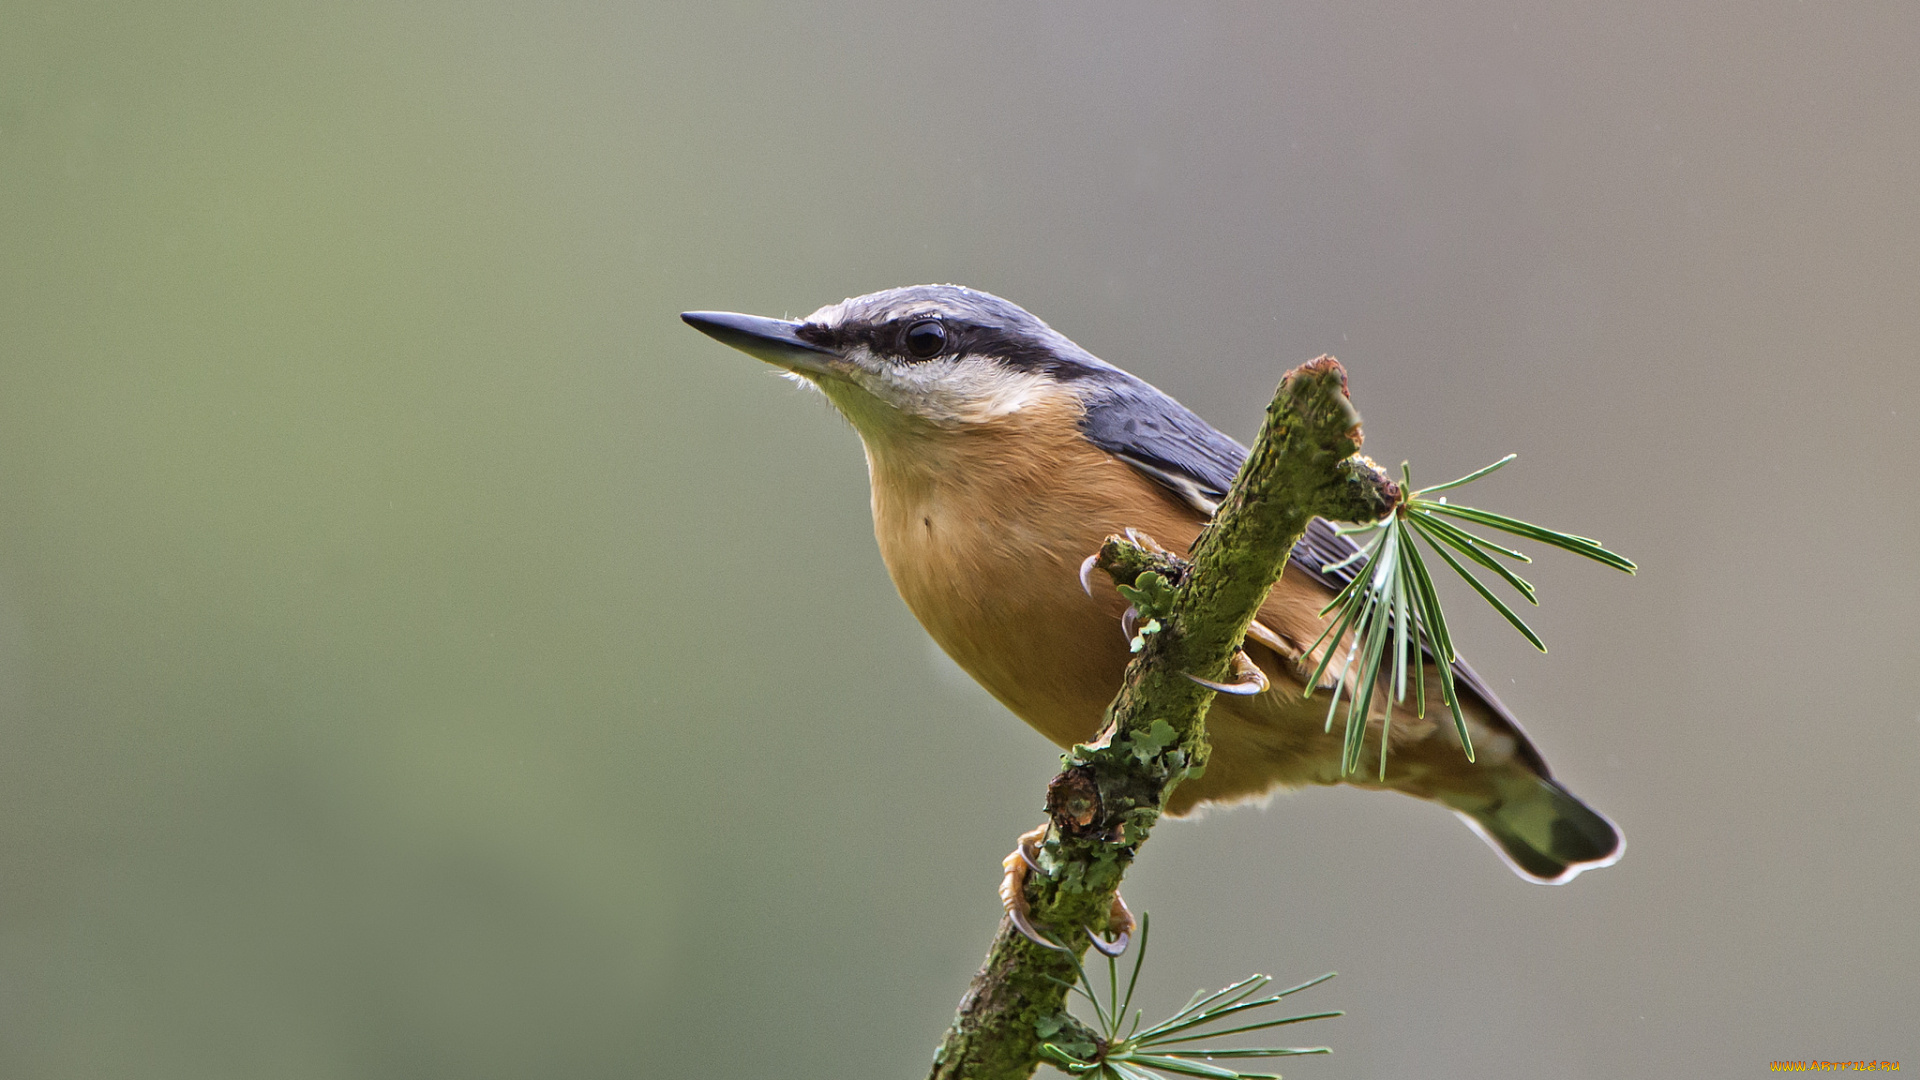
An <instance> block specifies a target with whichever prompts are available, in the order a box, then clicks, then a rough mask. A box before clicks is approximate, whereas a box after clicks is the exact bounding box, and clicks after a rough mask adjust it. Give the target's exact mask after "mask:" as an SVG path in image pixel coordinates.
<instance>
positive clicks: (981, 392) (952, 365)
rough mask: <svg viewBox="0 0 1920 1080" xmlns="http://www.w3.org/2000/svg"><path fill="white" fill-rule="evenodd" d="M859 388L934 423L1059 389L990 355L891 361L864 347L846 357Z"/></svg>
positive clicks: (1048, 396) (974, 417) (959, 420)
mask: <svg viewBox="0 0 1920 1080" xmlns="http://www.w3.org/2000/svg"><path fill="white" fill-rule="evenodd" d="M848 360H850V361H851V362H852V368H853V370H852V371H851V372H850V375H851V377H852V379H853V381H854V382H856V383H858V384H859V385H860V387H861V389H863V390H865V391H866V392H867V393H869V394H872V395H873V396H874V397H876V398H879V399H880V400H881V401H884V402H886V403H887V404H888V405H891V406H893V407H894V408H896V409H898V410H900V411H901V412H904V413H908V414H910V415H914V416H918V417H921V418H923V419H926V420H931V421H933V422H934V423H936V424H978V423H982V422H984V421H987V420H992V419H995V418H996V417H1001V416H1007V415H1010V414H1012V413H1016V412H1019V411H1020V410H1022V409H1024V408H1027V407H1028V406H1030V405H1034V404H1037V403H1039V402H1043V401H1050V400H1052V399H1054V398H1056V397H1058V396H1059V395H1060V394H1061V393H1062V392H1066V391H1063V390H1062V388H1061V387H1060V385H1059V384H1058V383H1057V382H1055V381H1054V380H1053V379H1050V378H1048V377H1047V376H1045V375H1042V374H1040V373H1038V372H1031V371H1017V370H1014V369H1012V368H1009V367H1007V366H1006V365H1004V364H1002V363H1000V362H999V361H997V360H994V359H992V358H990V357H979V356H963V357H959V358H957V359H954V358H947V357H943V358H941V359H937V360H927V361H923V362H921V363H915V364H895V363H889V362H887V361H885V360H879V359H877V358H875V357H874V356H873V355H872V354H871V353H869V352H867V351H866V350H864V349H863V350H860V351H858V352H856V353H854V354H852V355H851V356H849V357H848Z"/></svg>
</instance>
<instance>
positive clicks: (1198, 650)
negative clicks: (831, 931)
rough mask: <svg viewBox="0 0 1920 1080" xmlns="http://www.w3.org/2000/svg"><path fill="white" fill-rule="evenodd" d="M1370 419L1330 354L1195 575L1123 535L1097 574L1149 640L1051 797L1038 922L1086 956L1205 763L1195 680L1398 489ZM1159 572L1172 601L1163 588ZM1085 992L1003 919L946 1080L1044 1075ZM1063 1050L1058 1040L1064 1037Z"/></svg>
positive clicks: (1239, 489)
mask: <svg viewBox="0 0 1920 1080" xmlns="http://www.w3.org/2000/svg"><path fill="white" fill-rule="evenodd" d="M1360 442H1361V433H1360V416H1359V414H1358V413H1356V412H1355V411H1354V410H1353V407H1352V405H1351V404H1350V403H1349V402H1348V400H1347V378H1346V371H1345V369H1343V368H1342V367H1341V366H1340V364H1339V362H1337V361H1336V360H1334V359H1333V358H1332V357H1330V356H1323V357H1320V358H1319V359H1317V360H1313V361H1310V362H1308V363H1306V364H1302V365H1301V366H1300V367H1297V368H1295V369H1294V370H1292V371H1290V372H1288V373H1287V375H1286V377H1285V378H1284V379H1282V380H1281V383H1280V389H1279V391H1278V392H1277V393H1276V394H1275V395H1274V399H1273V403H1272V404H1270V405H1269V406H1268V407H1267V416H1266V421H1265V423H1264V424H1263V425H1262V426H1261V429H1260V434H1259V437H1258V438H1257V439H1256V440H1255V441H1254V444H1253V450H1252V453H1250V454H1249V455H1248V457H1247V461H1246V464H1245V465H1244V466H1242V467H1241V470H1240V475H1239V476H1238V477H1236V478H1235V479H1234V483H1233V488H1232V490H1231V491H1230V492H1228V494H1227V497H1226V499H1225V500H1224V501H1223V502H1222V503H1221V505H1220V509H1219V511H1218V512H1217V513H1216V514H1215V516H1214V520H1213V522H1212V524H1210V525H1209V526H1208V527H1207V529H1206V531H1205V532H1203V533H1202V534H1201V536H1200V539H1199V540H1198V541H1197V542H1196V543H1195V545H1194V548H1193V553H1192V558H1191V561H1189V560H1187V559H1182V558H1179V557H1178V556H1174V555H1172V554H1170V553H1168V552H1165V551H1162V550H1160V549H1159V548H1158V546H1157V545H1154V544H1153V543H1152V541H1151V539H1150V538H1146V537H1139V536H1137V535H1135V536H1130V537H1120V536H1110V537H1108V538H1107V541H1106V543H1105V544H1104V545H1102V546H1101V549H1100V552H1099V556H1098V561H1097V565H1098V566H1099V567H1100V568H1101V569H1103V570H1105V571H1106V572H1107V573H1108V574H1109V575H1111V576H1112V577H1113V579H1114V581H1115V582H1116V583H1117V584H1120V585H1125V586H1128V587H1129V588H1132V589H1136V590H1137V592H1136V593H1135V594H1134V595H1137V596H1138V597H1139V598H1140V599H1138V600H1136V602H1135V606H1136V607H1140V606H1141V605H1142V604H1146V605H1147V608H1144V609H1142V610H1141V612H1140V615H1141V622H1142V623H1143V624H1146V625H1151V623H1152V622H1153V621H1154V620H1157V621H1158V622H1159V627H1158V629H1157V630H1155V631H1154V632H1152V633H1150V634H1146V635H1144V637H1143V639H1142V647H1141V649H1140V652H1139V655H1138V656H1136V657H1135V658H1134V660H1133V662H1132V663H1130V664H1129V665H1128V666H1127V672H1126V679H1125V681H1124V683H1122V685H1121V688H1120V693H1119V694H1118V696H1116V697H1115V698H1114V700H1113V704H1112V705H1111V706H1109V707H1108V710H1107V724H1106V727H1105V728H1104V729H1103V730H1102V731H1101V733H1100V736H1099V738H1098V739H1096V740H1095V741H1094V742H1093V743H1089V744H1085V745H1081V746H1076V747H1074V748H1073V750H1072V751H1071V752H1069V753H1068V754H1067V755H1066V756H1065V758H1064V759H1063V768H1062V769H1061V772H1060V774H1059V775H1058V776H1056V777H1054V779H1053V782H1052V783H1051V784H1050V785H1049V786H1048V789H1047V811H1048V813H1049V815H1050V816H1051V818H1052V826H1053V827H1052V829H1051V830H1050V832H1049V836H1048V838H1047V841H1046V843H1045V845H1044V846H1043V847H1042V848H1041V852H1040V858H1039V862H1040V866H1041V870H1042V871H1043V872H1042V873H1036V874H1034V875H1032V876H1031V879H1030V880H1029V883H1028V890H1027V894H1028V899H1029V901H1030V903H1031V905H1032V914H1033V918H1034V921H1035V922H1037V923H1038V924H1040V925H1041V926H1043V927H1047V928H1049V929H1050V930H1052V932H1053V933H1054V934H1055V935H1056V936H1057V938H1058V940H1059V941H1060V943H1061V944H1062V945H1064V946H1067V947H1069V948H1071V949H1072V950H1073V955H1075V956H1077V955H1079V954H1081V953H1084V952H1085V951H1086V948H1087V935H1086V932H1085V931H1084V930H1083V929H1080V928H1082V927H1086V926H1105V924H1106V921H1107V913H1108V910H1109V908H1110V906H1111V904H1112V901H1113V896H1114V893H1115V891H1116V890H1118V888H1119V887H1120V879H1121V877H1122V876H1123V875H1124V874H1125V873H1126V869H1127V867H1128V866H1129V865H1131V864H1132V862H1133V858H1134V855H1135V854H1136V853H1137V852H1138V850H1139V847H1140V845H1141V844H1142V843H1144V842H1145V841H1146V839H1147V835H1148V833H1149V832H1150V831H1151V829H1152V828H1153V825H1154V823H1155V822H1156V821H1158V820H1159V817H1160V813H1161V810H1162V808H1163V807H1165V806H1166V802H1167V797H1168V796H1169V795H1170V794H1172V792H1173V789H1174V787H1175V786H1176V785H1177V784H1179V782H1180V781H1181V780H1182V779H1184V778H1186V777H1187V776H1188V775H1189V774H1197V773H1198V772H1199V771H1200V770H1201V769H1203V768H1204V767H1205V765H1206V761H1207V755H1208V746H1207V734H1206V723H1205V719H1206V712H1207V708H1208V706H1210V705H1211V704H1212V702H1213V695H1214V692H1213V691H1212V690H1210V689H1208V688H1206V687H1203V686H1201V685H1199V684H1197V683H1195V682H1194V681H1193V680H1191V679H1189V678H1187V675H1188V674H1192V675H1197V676H1200V677H1202V678H1206V679H1211V680H1214V681H1230V680H1231V679H1232V676H1231V675H1230V674H1228V672H1229V671H1230V670H1231V668H1232V661H1233V655H1234V653H1235V652H1236V651H1237V650H1238V649H1239V647H1240V644H1241V641H1242V640H1243V639H1244V638H1245V636H1246V632H1247V626H1248V624H1250V623H1251V622H1252V621H1253V618H1254V616H1255V614H1256V613H1258V611H1259V609H1260V605H1261V603H1262V602H1263V601H1264V600H1265V599H1266V596H1267V592H1268V590H1269V589H1271V588H1272V586H1273V583H1274V582H1275V581H1276V580H1278V578H1279V576H1280V572H1281V571H1282V570H1283V569H1284V568H1285V567H1286V562H1287V557H1288V555H1289V554H1290V553H1291V552H1292V550H1293V545H1294V544H1295V543H1297V542H1298V541H1299V539H1300V537H1301V535H1302V534H1303V533H1304V532H1305V531H1306V528H1307V523H1308V522H1309V521H1311V520H1312V519H1313V518H1314V517H1315V516H1316V515H1318V516H1322V517H1327V518H1332V519H1334V520H1336V521H1374V520H1377V519H1379V518H1381V517H1383V516H1385V515H1386V514H1388V513H1389V512H1390V511H1391V510H1392V509H1393V507H1394V505H1395V504H1396V502H1397V501H1398V499H1399V494H1400V492H1399V486H1398V485H1397V484H1395V483H1394V482H1393V480H1391V479H1390V478H1389V477H1388V476H1387V475H1386V473H1385V472H1383V471H1382V470H1381V469H1379V468H1378V467H1377V466H1375V465H1374V464H1373V463H1372V462H1371V461H1368V460H1367V459H1366V458H1363V457H1359V456H1357V454H1356V451H1358V450H1359V448H1360ZM1150 572H1151V573H1154V574H1158V575H1159V576H1160V578H1161V579H1162V580H1163V581H1164V582H1165V583H1166V584H1167V585H1171V586H1172V587H1171V588H1170V589H1168V588H1164V587H1161V586H1157V585H1156V584H1155V583H1154V582H1153V580H1152V579H1151V578H1147V577H1145V575H1147V574H1148V573H1150ZM1074 978H1075V968H1074V964H1073V962H1072V960H1071V959H1070V958H1069V955H1068V954H1067V953H1064V952H1058V951H1054V950H1050V949H1045V948H1042V947H1040V946H1038V945H1035V944H1034V943H1032V942H1030V941H1028V940H1027V939H1026V938H1025V937H1023V936H1021V935H1020V934H1019V933H1018V932H1017V931H1015V930H1014V929H1013V927H1012V925H1011V923H1010V922H1008V921H1006V920H1002V921H1001V924H1000V929H999V932H998V933H997V934H996V935H995V937H994V941H993V945H992V948H991V949H990V950H989V951H988V953H987V959H986V963H985V964H984V965H983V966H982V967H981V969H980V972H979V974H977V975H975V976H974V978H973V983H972V985H971V986H969V987H968V989H967V993H966V996H965V997H964V998H962V999H961V1002H960V1009H959V1012H958V1014H957V1015H956V1016H955V1017H954V1021H953V1024H952V1026H951V1027H950V1028H949V1029H948V1030H947V1034H946V1037H945V1039H944V1040H943V1041H942V1042H941V1045H940V1049H939V1051H938V1052H937V1053H936V1055H935V1056H934V1063H933V1070H932V1073H931V1074H930V1075H931V1076H932V1077H933V1078H934V1080H1017V1078H1024V1077H1028V1076H1031V1075H1032V1074H1033V1071H1034V1069H1035V1068H1036V1067H1037V1065H1038V1064H1039V1062H1040V1060H1041V1058H1040V1032H1041V1031H1042V1030H1045V1031H1048V1032H1057V1031H1060V1030H1063V1028H1068V1029H1073V1030H1079V1029H1080V1028H1081V1027H1082V1025H1080V1024H1079V1023H1078V1021H1075V1020H1073V1018H1072V1017H1071V1016H1069V1015H1067V1013H1066V988H1067V986H1069V985H1070V984H1071V983H1072V982H1073V980H1074ZM1055 1037H1056V1038H1057V1037H1058V1036H1055Z"/></svg>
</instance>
